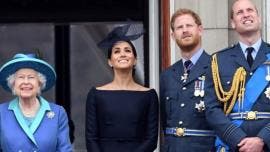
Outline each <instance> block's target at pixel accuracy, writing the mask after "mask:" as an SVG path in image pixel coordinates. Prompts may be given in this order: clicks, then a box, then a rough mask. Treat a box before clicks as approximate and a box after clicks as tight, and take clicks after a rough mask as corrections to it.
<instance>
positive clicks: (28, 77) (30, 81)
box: [14, 69, 40, 99]
mask: <svg viewBox="0 0 270 152" xmlns="http://www.w3.org/2000/svg"><path fill="white" fill-rule="evenodd" d="M14 91H15V94H16V95H17V96H19V97H20V98H22V99H27V98H28V99H29V98H35V97H36V96H37V95H38V93H39V92H40V83H39V78H38V73H37V72H36V71H35V70H33V69H20V70H18V71H17V72H16V73H15V82H14Z"/></svg>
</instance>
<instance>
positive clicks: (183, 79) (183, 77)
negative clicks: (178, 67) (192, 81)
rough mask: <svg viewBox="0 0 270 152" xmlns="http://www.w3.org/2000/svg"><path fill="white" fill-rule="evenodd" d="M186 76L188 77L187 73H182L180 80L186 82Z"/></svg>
mask: <svg viewBox="0 0 270 152" xmlns="http://www.w3.org/2000/svg"><path fill="white" fill-rule="evenodd" d="M187 78H188V73H187V72H185V73H184V75H182V76H181V80H182V81H183V82H186V81H187Z"/></svg>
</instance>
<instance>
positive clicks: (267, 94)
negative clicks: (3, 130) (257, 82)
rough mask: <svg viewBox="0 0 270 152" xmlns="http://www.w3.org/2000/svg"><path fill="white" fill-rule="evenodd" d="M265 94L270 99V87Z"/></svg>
mask: <svg viewBox="0 0 270 152" xmlns="http://www.w3.org/2000/svg"><path fill="white" fill-rule="evenodd" d="M264 94H265V95H266V98H268V99H270V87H268V88H266V90H265V91H264Z"/></svg>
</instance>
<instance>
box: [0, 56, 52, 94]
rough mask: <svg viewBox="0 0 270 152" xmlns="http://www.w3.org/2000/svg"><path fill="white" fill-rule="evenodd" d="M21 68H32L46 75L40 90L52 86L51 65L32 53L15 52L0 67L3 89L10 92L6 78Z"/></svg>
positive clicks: (0, 79) (0, 80)
mask: <svg viewBox="0 0 270 152" xmlns="http://www.w3.org/2000/svg"><path fill="white" fill-rule="evenodd" d="M23 68H30V69H33V70H35V71H37V72H39V73H41V74H43V75H44V76H45V77H46V80H47V81H46V86H45V88H44V89H42V90H41V91H42V92H45V91H47V90H49V89H50V88H51V87H53V86H54V84H55V81H56V73H55V71H54V68H53V67H52V66H51V65H49V64H48V63H47V62H45V61H43V60H41V59H37V58H35V56H34V55H33V54H29V55H26V54H16V55H15V56H14V57H13V59H12V60H10V61H8V62H7V63H6V64H4V65H3V66H2V67H1V69H0V83H1V85H2V86H3V88H4V89H5V90H7V91H10V92H11V89H10V88H9V87H8V83H7V78H8V77H9V76H10V75H12V74H14V73H15V72H16V71H18V70H19V69H23Z"/></svg>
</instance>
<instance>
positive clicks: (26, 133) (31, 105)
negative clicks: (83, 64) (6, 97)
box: [0, 54, 72, 152]
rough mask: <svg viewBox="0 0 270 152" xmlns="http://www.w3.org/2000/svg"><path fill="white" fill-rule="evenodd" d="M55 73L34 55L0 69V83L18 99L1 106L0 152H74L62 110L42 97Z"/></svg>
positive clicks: (52, 81) (14, 59) (19, 57)
mask: <svg viewBox="0 0 270 152" xmlns="http://www.w3.org/2000/svg"><path fill="white" fill-rule="evenodd" d="M55 80H56V73H55V71H54V69H53V68H52V66H50V65H49V64H48V63H47V62H45V61H43V60H41V59H38V58H36V57H35V56H34V55H26V54H16V55H15V56H14V58H13V59H12V60H10V61H8V62H7V63H6V64H4V65H3V66H2V67H1V69H0V83H1V85H2V87H3V88H4V89H5V90H7V91H8V92H11V93H12V94H13V95H14V96H15V98H14V99H13V100H11V101H9V102H4V103H2V104H0V151H3V152H37V151H38V152H71V151H72V147H71V143H70V140H69V128H68V118H67V114H66V112H65V110H64V108H63V107H61V106H59V105H56V104H54V103H52V102H48V101H47V100H46V99H44V98H43V97H42V96H41V92H45V91H47V90H49V89H50V88H52V87H53V85H54V84H55Z"/></svg>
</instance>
